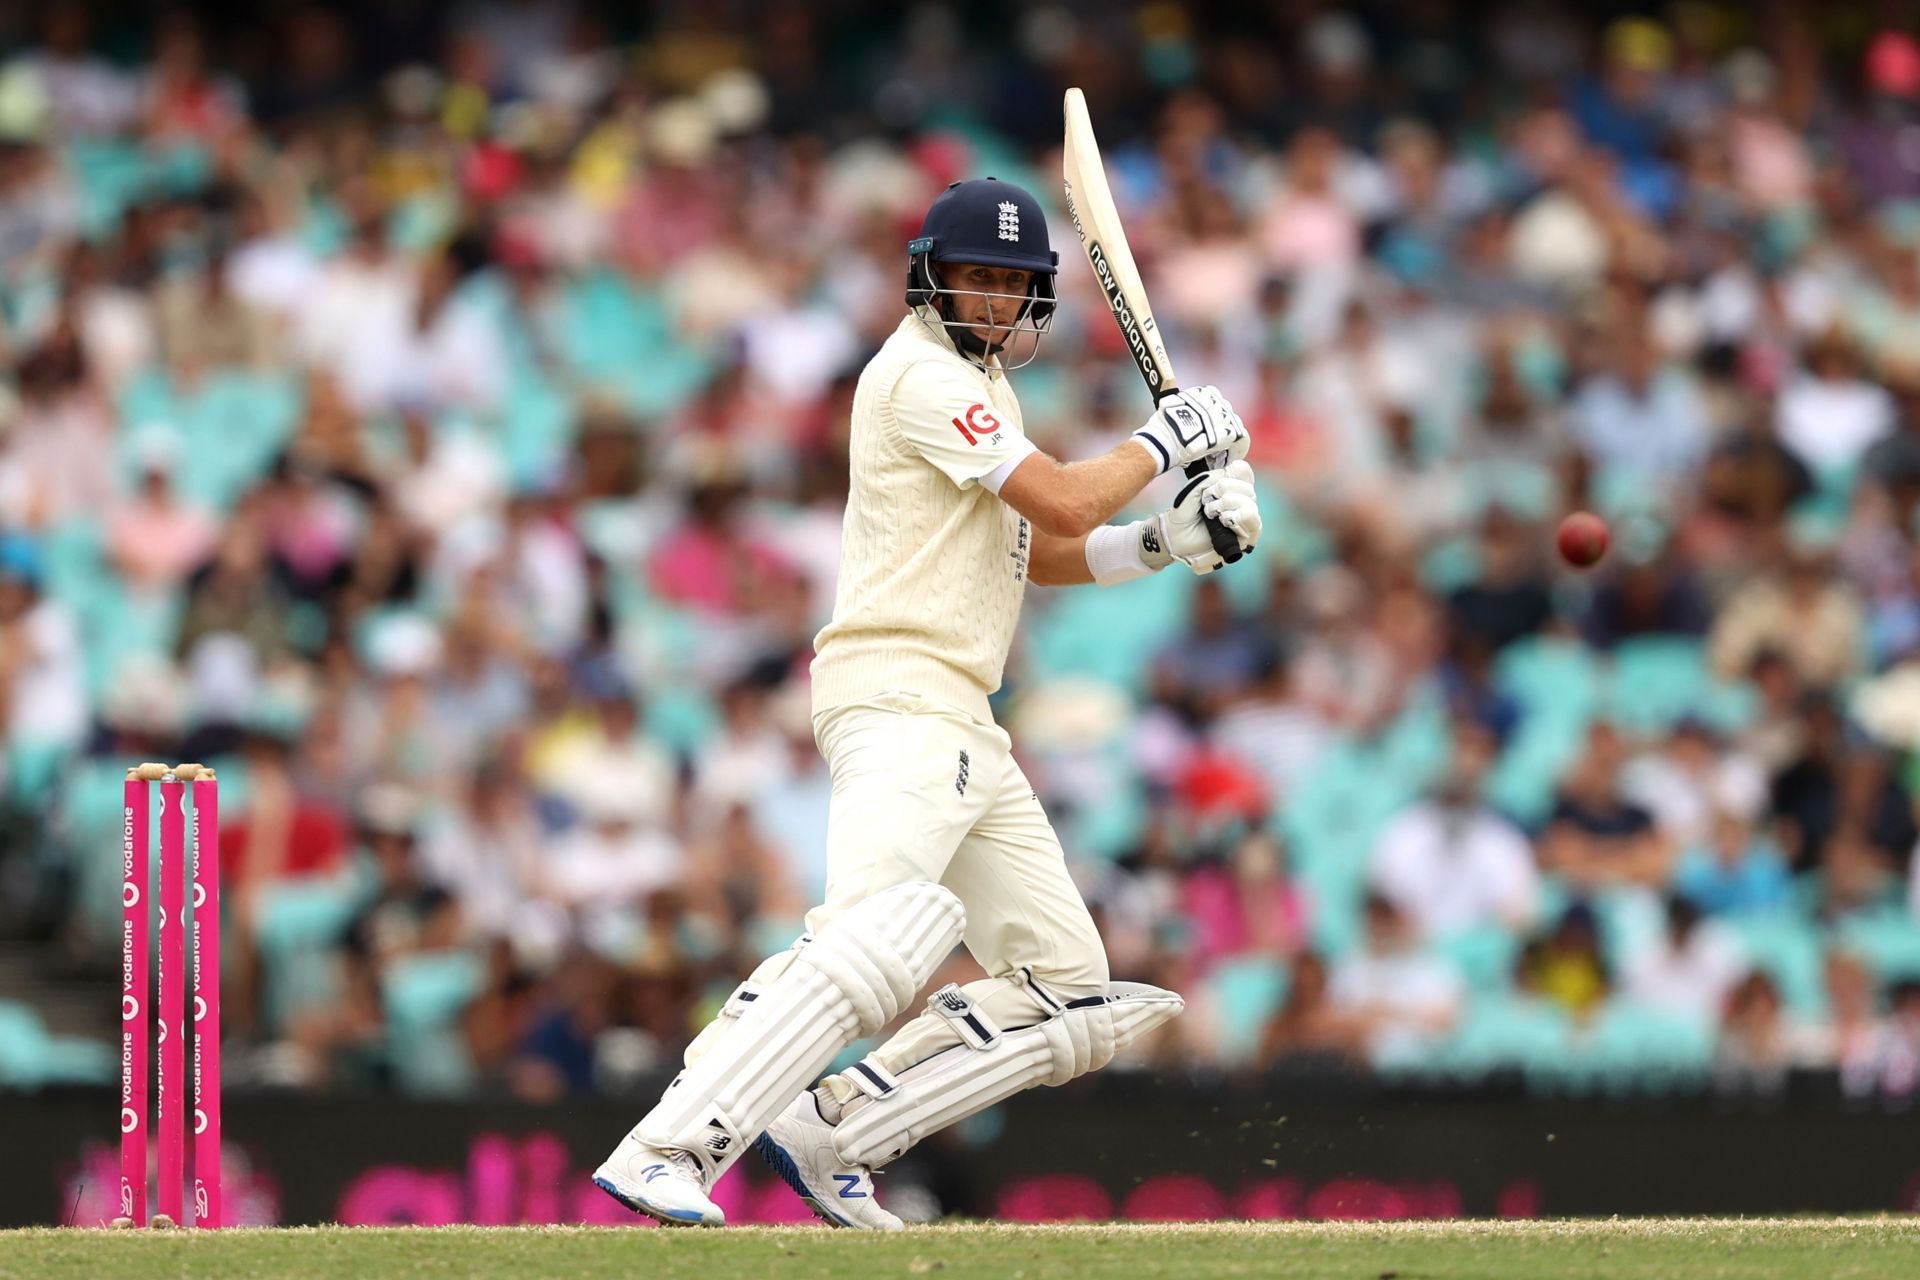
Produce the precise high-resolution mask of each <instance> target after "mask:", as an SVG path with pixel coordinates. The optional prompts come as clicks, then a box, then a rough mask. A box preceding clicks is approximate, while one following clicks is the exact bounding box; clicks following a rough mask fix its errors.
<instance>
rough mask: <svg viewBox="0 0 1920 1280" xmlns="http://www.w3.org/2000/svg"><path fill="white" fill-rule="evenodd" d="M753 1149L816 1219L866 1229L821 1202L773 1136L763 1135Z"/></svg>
mask: <svg viewBox="0 0 1920 1280" xmlns="http://www.w3.org/2000/svg"><path fill="white" fill-rule="evenodd" d="M753 1149H754V1150H755V1151H758V1152H759V1153H760V1158H761V1159H762V1160H765V1161H766V1162H767V1167H768V1168H770V1169H772V1170H773V1171H774V1172H775V1173H776V1174H778V1175H780V1181H782V1182H784V1183H786V1184H787V1185H788V1186H789V1187H792V1188H793V1194H795V1195H797V1196H799V1197H800V1199H801V1201H802V1202H804V1203H805V1204H806V1206H807V1208H809V1209H811V1210H813V1216H814V1217H816V1218H818V1219H820V1221H822V1222H824V1223H826V1224H827V1225H828V1226H830V1227H843V1228H845V1229H847V1230H849V1231H860V1230H863V1229H864V1228H862V1227H860V1226H858V1225H857V1224H855V1223H852V1222H849V1221H848V1220H847V1219H845V1218H843V1217H841V1216H840V1215H839V1214H837V1213H835V1212H833V1210H831V1209H829V1208H827V1206H826V1205H825V1204H823V1203H822V1202H821V1200H820V1197H819V1196H817V1195H815V1194H814V1193H813V1189H812V1188H811V1187H809V1186H807V1180H806V1179H805V1178H802V1177H801V1176H800V1166H799V1165H797V1164H795V1163H794V1161H793V1157H792V1156H790V1155H788V1154H787V1149H786V1148H785V1147H783V1146H781V1145H780V1144H779V1143H777V1142H775V1141H774V1140H773V1135H771V1134H766V1133H763V1134H761V1135H760V1137H759V1138H758V1139H757V1140H756V1141H755V1142H754V1144H753Z"/></svg>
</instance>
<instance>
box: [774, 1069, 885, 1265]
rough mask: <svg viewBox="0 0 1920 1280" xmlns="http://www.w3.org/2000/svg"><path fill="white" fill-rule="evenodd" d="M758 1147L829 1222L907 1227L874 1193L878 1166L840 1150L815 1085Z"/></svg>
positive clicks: (780, 1117)
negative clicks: (823, 1115)
mask: <svg viewBox="0 0 1920 1280" xmlns="http://www.w3.org/2000/svg"><path fill="white" fill-rule="evenodd" d="M753 1149H754V1150H755V1151H758V1152H759V1153H760V1158H761V1159H762V1160H765V1161H766V1162H767V1163H768V1164H769V1165H770V1166H772V1168H773V1171H774V1172H775V1173H777V1174H779V1175H780V1178H781V1180H782V1181H783V1182H785V1183H786V1184H787V1185H788V1186H790V1187H792V1188H793V1189H794V1192H795V1193H796V1194H798V1195H799V1197H800V1198H801V1199H802V1200H804V1201H806V1202H807V1207H808V1208H810V1209H812V1210H813V1211H814V1213H816V1214H818V1215H819V1216H820V1218H821V1219H822V1220H823V1221H824V1222H826V1223H827V1225H828V1226H833V1227H853V1228H855V1229H857V1230H861V1231H904V1230H906V1226H907V1224H906V1223H904V1222H902V1221H900V1219H898V1218H896V1217H894V1216H893V1215H892V1214H890V1213H888V1212H887V1211H886V1210H885V1209H882V1208H881V1207H880V1201H879V1200H877V1199H875V1198H874V1194H873V1173H872V1171H871V1170H869V1169H868V1168H867V1167H866V1166H865V1165H863V1164H848V1163H847V1162H846V1161H845V1160H842V1159H841V1158H840V1157H839V1156H838V1155H836V1154H835V1153H834V1150H833V1126H832V1125H830V1124H828V1123H827V1122H826V1121H825V1120H824V1119H823V1118H821V1115H820V1108H819V1107H818V1106H817V1105H815V1103H814V1100H813V1090H811V1089H807V1090H805V1091H803V1092H802V1093H801V1094H800V1096H799V1097H797V1098H795V1099H794V1100H793V1102H792V1103H791V1104H789V1105H788V1107H787V1109H786V1110H785V1111H782V1112H781V1113H780V1114H779V1115H777V1116H775V1117H774V1119H773V1123H772V1124H769V1125H768V1126H767V1131H766V1132H765V1133H763V1134H761V1135H760V1139H759V1141H757V1142H755V1143H754V1144H753Z"/></svg>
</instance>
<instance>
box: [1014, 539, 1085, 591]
mask: <svg viewBox="0 0 1920 1280" xmlns="http://www.w3.org/2000/svg"><path fill="white" fill-rule="evenodd" d="M1088 536H1089V535H1087V534H1084V533H1083V534H1080V535H1079V536H1077V537H1072V538H1059V537H1055V536H1054V535H1053V534H1050V533H1036V534H1035V535H1034V536H1033V558H1032V560H1031V561H1030V562H1029V563H1028V565H1027V581H1029V582H1031V583H1032V584H1033V585H1034V586H1036V587H1077V586H1082V585H1084V584H1086V583H1089V582H1092V581H1093V568H1092V566H1090V565H1089V564H1088V563H1087V538H1088Z"/></svg>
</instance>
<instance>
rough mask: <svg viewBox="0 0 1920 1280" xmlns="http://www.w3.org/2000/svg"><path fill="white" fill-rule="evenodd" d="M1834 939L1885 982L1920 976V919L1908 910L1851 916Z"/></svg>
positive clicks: (1892, 910) (1842, 921)
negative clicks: (1915, 917)
mask: <svg viewBox="0 0 1920 1280" xmlns="http://www.w3.org/2000/svg"><path fill="white" fill-rule="evenodd" d="M1834 938H1835V941H1836V942H1838V943H1839V944H1840V945H1841V946H1842V947H1844V948H1845V949H1846V950H1848V951H1851V952H1853V953H1854V954H1855V955H1857V956H1859V957H1860V958H1861V959H1862V960H1864V961H1866V963H1867V966H1868V967H1869V968H1871V969H1872V970H1873V972H1874V975H1875V976H1876V977H1877V978H1878V979H1879V980H1880V981H1881V982H1882V983H1883V984H1884V983H1888V982H1898V981H1903V980H1906V979H1912V978H1920V920H1916V919H1914V917H1913V916H1912V915H1911V914H1910V913H1908V912H1906V911H1903V910H1901V909H1899V908H1893V907H1890V908H1886V909H1883V910H1879V911H1872V912H1861V913H1858V914H1855V915H1851V916H1847V917H1846V918H1844V919H1843V920H1841V921H1840V923H1839V924H1838V926H1836V928H1835V929H1834Z"/></svg>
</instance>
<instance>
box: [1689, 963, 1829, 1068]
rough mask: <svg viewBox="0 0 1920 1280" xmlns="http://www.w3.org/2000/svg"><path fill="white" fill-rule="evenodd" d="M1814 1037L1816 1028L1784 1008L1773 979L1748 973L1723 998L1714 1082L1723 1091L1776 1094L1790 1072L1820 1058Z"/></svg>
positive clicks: (1810, 1064) (1816, 1038)
mask: <svg viewBox="0 0 1920 1280" xmlns="http://www.w3.org/2000/svg"><path fill="white" fill-rule="evenodd" d="M1818 1040H1819V1037H1818V1035H1817V1033H1816V1032H1814V1031H1813V1030H1812V1029H1811V1028H1809V1027H1807V1026H1805V1025H1804V1024H1802V1023H1800V1022H1799V1021H1798V1020H1796V1019H1792V1018H1789V1017H1788V1016H1787V1015H1786V1014H1785V1013H1784V1012H1783V1011H1782V1008H1781V1000H1780V991H1779V989H1778V988H1777V987H1775V986H1774V984H1773V979H1771V978H1769V977H1768V976H1767V975H1766V974H1764V973H1754V974H1749V975H1748V976H1747V977H1746V979H1745V980H1744V981H1742V982H1741V983H1740V984H1739V985H1738V986H1737V987H1735V988H1734V989H1733V991H1732V993H1731V994H1730V995H1729V996H1728V997H1727V999H1726V1017H1725V1020H1724V1022H1723V1023H1722V1024H1721V1029H1720V1043H1719V1046H1718V1048H1717V1049H1716V1050H1715V1053H1714V1064H1713V1074H1714V1080H1715V1082H1716V1083H1717V1084H1718V1085H1719V1086H1720V1087H1721V1088H1723V1089H1740V1090H1746V1091H1751V1092H1755V1093H1763V1094H1777V1093H1779V1092H1780V1091H1781V1089H1783V1088H1784V1087H1785V1085H1786V1079H1787V1074H1788V1073H1789V1072H1791V1071H1794V1070H1796V1069H1799V1068H1804V1067H1809V1066H1812V1065H1815V1064H1816V1063H1817V1062H1818V1060H1819V1043H1818Z"/></svg>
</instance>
